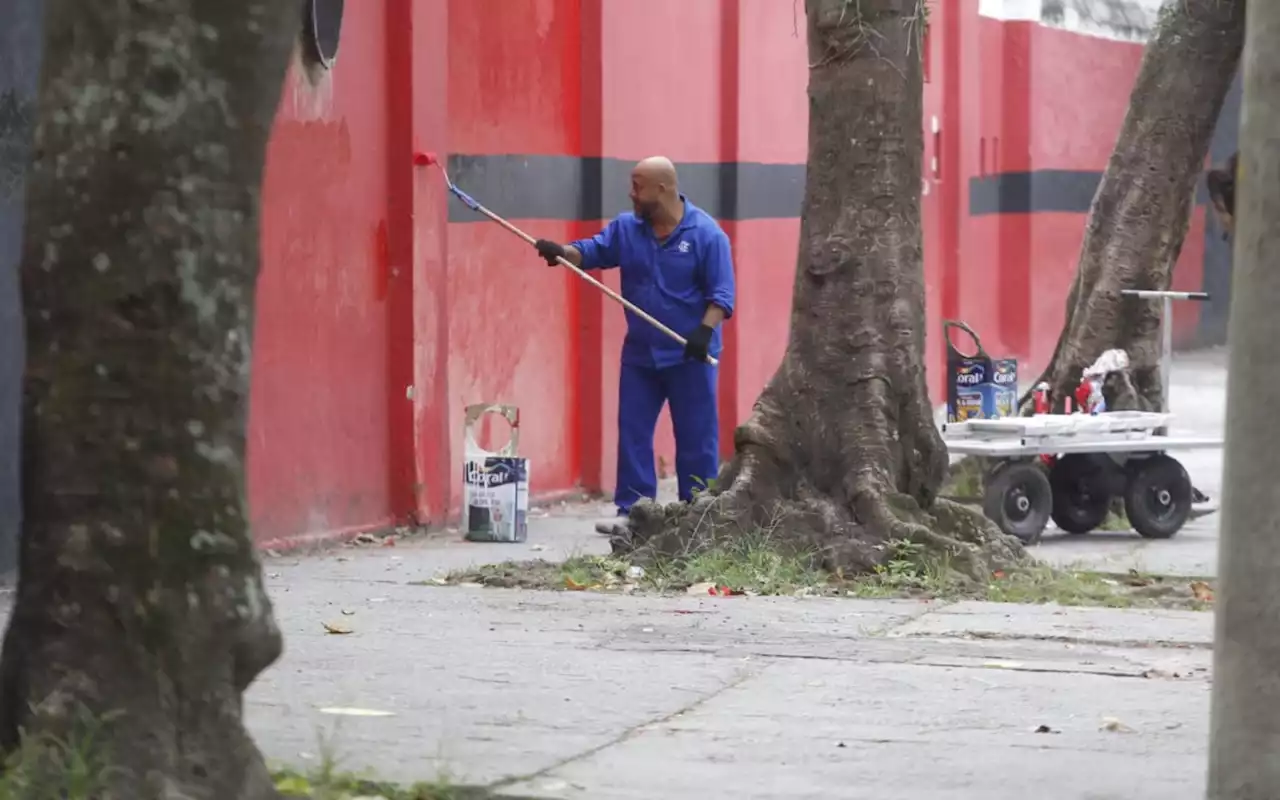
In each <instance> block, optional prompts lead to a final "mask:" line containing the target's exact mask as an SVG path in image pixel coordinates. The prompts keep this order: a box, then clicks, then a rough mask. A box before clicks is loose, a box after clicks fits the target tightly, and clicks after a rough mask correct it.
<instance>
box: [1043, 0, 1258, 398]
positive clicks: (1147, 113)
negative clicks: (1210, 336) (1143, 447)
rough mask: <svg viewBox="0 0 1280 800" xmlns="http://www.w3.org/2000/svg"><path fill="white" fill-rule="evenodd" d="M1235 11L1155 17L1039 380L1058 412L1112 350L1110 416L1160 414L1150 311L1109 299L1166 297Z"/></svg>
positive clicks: (1235, 46) (1132, 301)
mask: <svg viewBox="0 0 1280 800" xmlns="http://www.w3.org/2000/svg"><path fill="white" fill-rule="evenodd" d="M1244 7H1245V2H1244V0H1177V2H1169V3H1166V4H1165V6H1164V8H1163V9H1162V10H1161V12H1160V18H1159V21H1158V22H1157V25H1156V29H1155V31H1154V33H1153V35H1152V37H1151V39H1150V40H1149V41H1148V43H1147V46H1146V50H1145V52H1144V54H1143V58H1142V66H1141V68H1140V69H1139V71H1138V79H1137V82H1136V83H1135V84H1134V87H1133V93H1132V94H1131V95H1130V99H1129V111H1128V113H1127V114H1126V115H1125V120H1124V125H1123V126H1122V127H1121V129H1120V136H1119V138H1118V140H1117V141H1116V147H1115V150H1114V151H1113V152H1112V154H1111V160H1110V161H1109V162H1108V164H1107V170H1106V172H1105V173H1104V174H1103V176H1102V183H1101V185H1100V186H1099V187H1098V192H1097V194H1096V195H1095V196H1094V198H1093V206H1092V207H1091V209H1090V211H1089V221H1088V224H1087V226H1086V228H1085V235H1084V244H1083V246H1082V247H1081V250H1080V261H1079V266H1078V267H1077V270H1076V277H1075V281H1074V282H1073V283H1072V285H1071V291H1070V294H1069V295H1068V297H1067V319H1066V324H1065V325H1064V326H1063V329H1062V333H1061V335H1060V336H1059V338H1058V345H1057V348H1056V350H1055V351H1054V355H1053V359H1052V361H1051V362H1050V364H1049V366H1048V368H1047V369H1046V370H1045V373H1044V376H1043V377H1042V380H1044V381H1047V382H1048V383H1049V385H1050V388H1051V392H1052V398H1053V402H1054V404H1055V406H1057V407H1060V406H1061V403H1062V399H1063V398H1064V397H1065V396H1067V395H1069V394H1070V393H1071V392H1072V390H1074V389H1075V387H1076V385H1077V384H1078V383H1079V382H1080V377H1081V371H1082V370H1083V369H1084V368H1085V367H1087V366H1089V365H1090V364H1091V363H1093V361H1094V360H1095V359H1097V357H1098V356H1099V355H1101V354H1102V353H1103V351H1105V350H1109V349H1112V348H1120V349H1123V350H1125V351H1126V352H1127V353H1128V354H1129V361H1130V365H1131V368H1130V379H1131V382H1132V385H1124V384H1123V383H1122V384H1121V385H1119V386H1116V385H1111V386H1108V391H1107V394H1108V395H1109V396H1108V398H1107V400H1108V403H1109V405H1110V406H1111V407H1112V408H1143V409H1152V410H1154V409H1158V408H1160V407H1161V405H1162V402H1163V396H1162V395H1163V389H1162V388H1161V384H1160V366H1159V362H1160V324H1161V304H1160V303H1158V302H1153V301H1150V300H1142V299H1136V298H1129V297H1123V296H1122V295H1121V294H1120V290H1121V289H1155V290H1163V289H1167V288H1169V283H1170V278H1171V272H1172V270H1173V265H1174V263H1175V262H1176V261H1177V260H1178V254H1179V253H1180V252H1181V250H1182V243H1183V241H1184V240H1185V239H1186V235H1187V228H1188V226H1189V224H1190V221H1191V211H1192V201H1193V199H1194V193H1195V186H1196V182H1197V180H1199V177H1200V174H1201V171H1202V170H1203V167H1204V160H1205V156H1206V154H1207V153H1208V150H1209V140H1210V138H1211V137H1212V136H1213V129H1214V125H1215V123H1216V122H1217V119H1218V113H1219V111H1220V110H1221V108H1222V103H1223V101H1224V99H1225V98H1226V96H1227V92H1228V90H1229V89H1230V88H1231V82H1232V80H1233V79H1234V77H1235V73H1236V69H1237V67H1238V65H1239V60H1240V50H1241V47H1242V46H1243V44H1244ZM1029 396H1030V392H1028V394H1027V396H1026V397H1024V398H1023V403H1024V405H1025V404H1026V403H1027V401H1028V399H1029Z"/></svg>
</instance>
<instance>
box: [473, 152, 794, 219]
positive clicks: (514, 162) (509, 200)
mask: <svg viewBox="0 0 1280 800" xmlns="http://www.w3.org/2000/svg"><path fill="white" fill-rule="evenodd" d="M633 166H635V162H634V161H624V160H622V159H616V158H578V157H576V156H524V155H490V156H475V155H454V156H450V157H449V177H450V178H451V179H452V180H453V182H454V183H455V184H457V185H458V188H459V189H461V190H462V191H464V192H466V193H467V194H469V195H471V196H472V197H473V198H475V200H476V202H478V203H481V204H482V205H485V206H487V207H488V208H489V209H490V210H491V211H493V212H495V213H497V214H499V215H501V216H503V217H509V218H511V219H554V220H577V219H588V220H590V219H608V218H611V217H613V216H615V215H616V214H618V213H620V212H622V211H628V210H630V208H631V203H630V201H628V200H627V193H628V192H629V191H630V187H631V168H632V167H633ZM676 167H677V169H679V171H680V188H681V190H682V191H683V192H684V193H685V195H686V196H688V198H689V199H690V200H692V201H693V202H694V203H695V204H697V205H698V206H701V207H702V208H703V209H704V210H706V211H707V212H708V213H709V214H711V215H712V216H713V217H715V218H716V219H721V220H747V219H794V218H795V217H798V216H800V206H801V204H802V203H803V201H804V170H805V166H804V164H755V163H749V162H740V163H736V164H735V163H729V164H716V163H679V164H677V165H676ZM483 219H484V218H483V217H481V216H480V215H479V214H476V213H475V212H474V211H472V210H471V209H469V208H467V207H466V206H464V205H463V204H462V203H461V202H459V201H458V200H457V198H454V199H453V202H452V203H450V206H449V221H450V222H475V221H480V220H483Z"/></svg>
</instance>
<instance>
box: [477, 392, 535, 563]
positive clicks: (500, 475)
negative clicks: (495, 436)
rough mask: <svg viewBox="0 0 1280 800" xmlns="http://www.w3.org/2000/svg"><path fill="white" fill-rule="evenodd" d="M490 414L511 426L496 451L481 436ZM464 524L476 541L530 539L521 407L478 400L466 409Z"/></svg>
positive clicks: (526, 462) (527, 481)
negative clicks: (478, 437)
mask: <svg viewBox="0 0 1280 800" xmlns="http://www.w3.org/2000/svg"><path fill="white" fill-rule="evenodd" d="M486 414H497V415H499V416H501V417H502V418H504V419H505V420H506V421H507V423H508V424H509V425H510V426H511V439H510V440H509V441H508V442H507V443H506V445H505V446H503V447H502V448H501V449H499V450H497V451H494V452H491V451H488V450H485V449H484V448H482V447H480V445H479V443H478V442H477V441H476V436H475V427H476V424H477V423H478V422H479V421H480V419H481V418H482V417H484V416H485V415H486ZM462 442H463V465H462V525H461V527H462V529H463V531H464V536H465V538H466V539H467V540H468V541H472V542H523V541H525V540H526V539H528V538H529V519H528V517H529V460H528V459H527V458H523V457H521V456H520V455H519V454H518V449H519V443H520V410H519V409H518V408H516V407H515V406H511V405H491V404H488V403H479V404H476V405H470V406H467V408H466V416H465V420H464V422H463V429H462Z"/></svg>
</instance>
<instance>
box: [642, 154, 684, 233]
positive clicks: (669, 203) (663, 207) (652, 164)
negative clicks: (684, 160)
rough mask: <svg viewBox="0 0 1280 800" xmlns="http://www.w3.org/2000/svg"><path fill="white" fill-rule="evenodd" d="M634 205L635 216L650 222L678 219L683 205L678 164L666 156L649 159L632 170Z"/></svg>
mask: <svg viewBox="0 0 1280 800" xmlns="http://www.w3.org/2000/svg"><path fill="white" fill-rule="evenodd" d="M631 205H632V208H633V209H634V210H635V212H636V216H638V217H640V218H641V219H644V220H645V221H647V222H649V223H651V224H652V223H654V222H660V221H662V220H661V219H660V218H670V217H672V216H675V219H676V220H679V218H680V213H678V212H677V207H678V206H679V205H681V201H680V187H679V184H678V182H677V180H676V165H675V164H673V163H671V159H669V158H667V157H665V156H650V157H649V158H646V159H643V160H641V161H639V162H637V163H636V165H635V166H634V167H633V168H632V169H631Z"/></svg>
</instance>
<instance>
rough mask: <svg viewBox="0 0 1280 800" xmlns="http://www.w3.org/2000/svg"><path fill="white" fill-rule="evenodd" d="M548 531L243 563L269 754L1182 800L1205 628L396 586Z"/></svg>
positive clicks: (458, 774)
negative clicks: (264, 636)
mask: <svg viewBox="0 0 1280 800" xmlns="http://www.w3.org/2000/svg"><path fill="white" fill-rule="evenodd" d="M594 511H595V509H580V510H579V512H578V513H579V515H580V518H579V519H578V520H577V525H578V528H577V529H585V530H589V525H590V521H591V520H593V519H594V518H595V517H594V514H593V512H594ZM557 530H559V531H561V534H559V535H557V534H556V533H555V531H557ZM572 530H576V529H575V528H574V527H573V526H570V525H567V524H566V523H564V522H563V520H562V519H561V518H559V517H556V518H547V519H543V520H540V521H538V522H537V523H536V527H535V530H534V534H533V537H532V538H533V539H534V540H535V542H541V543H542V545H543V547H544V549H542V550H533V549H532V547H533V545H523V546H520V545H516V546H505V547H504V546H502V545H475V544H467V543H462V542H442V541H440V540H438V539H436V540H427V541H424V542H417V543H413V544H410V545H400V546H397V547H388V548H377V547H370V548H355V549H348V550H343V551H339V552H336V553H332V554H328V555H322V556H312V557H300V558H276V559H270V560H268V561H267V563H266V569H267V572H268V576H269V577H268V582H269V590H270V592H271V597H272V599H273V601H274V603H275V605H276V612H277V616H278V618H279V621H280V624H281V626H282V627H283V629H284V631H285V635H286V652H285V656H284V658H283V659H282V660H281V662H280V663H278V664H277V665H276V666H275V667H273V668H272V669H271V670H269V671H268V672H267V673H266V674H265V675H264V676H263V677H262V678H261V679H260V680H259V681H258V682H257V683H255V684H254V686H253V687H252V689H251V690H250V693H249V697H248V699H247V702H246V714H247V717H248V720H249V724H250V728H251V730H252V731H253V733H254V735H255V737H256V738H257V740H258V742H259V744H260V745H261V746H262V747H263V749H264V751H265V752H266V753H267V755H268V757H269V758H272V759H273V760H275V761H279V762H285V763H289V764H291V765H293V766H299V767H305V766H306V765H307V764H315V763H316V762H317V759H318V753H319V747H318V744H317V741H318V736H319V735H320V733H321V732H324V734H325V735H326V737H327V738H328V739H329V740H330V742H331V745H332V747H333V748H334V749H335V750H336V751H337V753H338V754H339V755H340V756H342V763H343V766H344V767H346V768H349V769H363V768H369V769H371V770H373V771H374V772H375V773H376V774H378V775H379V776H380V777H383V778H387V779H393V780H398V781H405V782H409V781H413V780H423V779H432V778H435V777H436V776H437V775H439V774H440V773H441V772H442V771H443V772H446V773H448V774H450V775H452V777H453V780H455V781H456V782H459V783H478V784H486V785H496V786H499V787H501V788H502V789H503V791H504V792H507V793H510V794H511V795H515V796H525V797H538V798H591V799H592V800H607V799H609V798H646V800H653V799H655V798H663V799H664V800H666V799H670V800H683V798H690V799H692V798H698V800H702V798H705V797H708V796H727V797H734V798H742V799H745V798H832V797H840V798H878V799H879V800H893V799H894V798H903V799H904V800H905V799H906V798H913V799H914V798H924V797H927V798H957V799H959V798H965V799H966V800H968V799H969V798H972V799H973V800H1003V799H1004V798H1008V799H1009V800H1015V798H1016V800H1025V798H1026V797H1053V798H1055V800H1057V799H1058V798H1062V800H1069V799H1070V798H1093V799H1094V800H1100V799H1101V798H1115V800H1121V799H1122V798H1123V800H1143V799H1144V798H1152V800H1157V799H1158V800H1177V798H1194V797H1198V796H1201V794H1202V791H1201V787H1202V785H1203V780H1204V763H1205V758H1206V756H1205V745H1206V737H1207V719H1208V697H1209V679H1208V669H1209V667H1210V656H1211V651H1210V646H1211V637H1212V616H1211V615H1210V614H1206V613H1195V612H1171V611H1118V610H1107V609H1069V608H1057V607H1051V606H1006V605H1000V604H984V603H958V604H952V605H946V604H931V603H923V602H917V601H862V600H830V599H812V598H745V597H733V598H711V597H707V598H699V597H689V596H682V597H675V598H660V597H644V596H639V597H637V596H632V597H620V596H607V595H596V594H586V593H572V592H519V591H514V590H502V589H480V588H467V587H441V586H431V585H414V584H413V583H412V582H413V581H420V580H426V579H429V578H430V577H432V576H434V575H436V574H438V573H439V572H440V571H441V570H443V569H453V568H457V567H460V566H465V565H467V564H474V563H483V562H484V561H496V560H501V559H502V558H505V557H528V556H535V557H536V556H560V555H563V554H564V553H566V552H569V551H571V550H572V549H574V545H575V542H576V541H577V540H576V539H575V538H574V537H573V536H572V535H570V534H568V533H565V532H566V531H572ZM588 535H589V536H591V537H593V538H590V539H587V538H585V537H586V536H588ZM557 536H559V538H557ZM581 536H583V537H584V538H583V541H585V542H590V543H593V544H596V545H597V546H599V547H601V549H603V542H601V541H600V539H602V538H603V537H599V536H596V535H594V534H581ZM521 551H525V552H523V553H521ZM325 623H337V624H339V625H344V626H347V627H349V628H350V629H351V631H352V632H351V633H350V634H348V635H331V634H328V633H326V632H325V628H324V624H325ZM326 707H356V708H364V709H372V710H375V711H382V712H389V713H390V714H391V716H382V717H351V716H333V715H329V714H326V713H324V712H322V711H321V709H323V708H326ZM1037 731H1044V732H1037ZM1046 787H1052V790H1051V791H1050V790H1049V789H1046Z"/></svg>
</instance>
